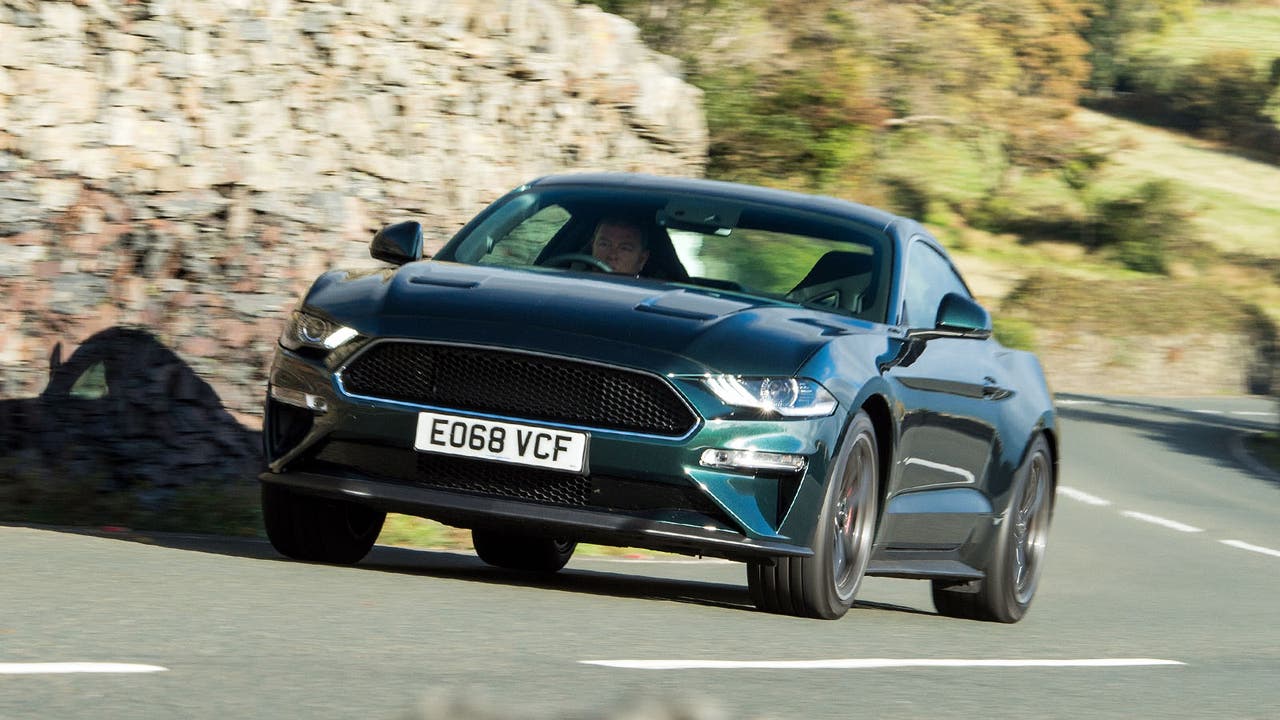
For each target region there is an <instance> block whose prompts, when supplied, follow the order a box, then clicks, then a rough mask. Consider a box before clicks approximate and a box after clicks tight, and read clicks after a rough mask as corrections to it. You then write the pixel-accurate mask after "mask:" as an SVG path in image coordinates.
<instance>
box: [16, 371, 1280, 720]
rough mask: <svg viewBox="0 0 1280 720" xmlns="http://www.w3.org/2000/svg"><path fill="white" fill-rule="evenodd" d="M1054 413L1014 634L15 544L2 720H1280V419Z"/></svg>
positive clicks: (915, 584)
mask: <svg viewBox="0 0 1280 720" xmlns="http://www.w3.org/2000/svg"><path fill="white" fill-rule="evenodd" d="M1060 407H1061V410H1062V418H1063V431H1064V451H1065V458H1064V463H1063V468H1064V471H1063V477H1062V480H1061V484H1062V488H1061V489H1060V491H1059V494H1058V504H1057V512H1056V517H1055V522H1054V527H1053V530H1052V532H1051V535H1050V545H1049V555H1048V560H1047V566H1046V570H1045V575H1044V578H1043V580H1042V583H1041V588H1040V594H1039V596H1038V598H1037V599H1036V602H1035V605H1034V606H1033V607H1032V610H1031V612H1030V613H1029V614H1028V616H1027V618H1026V619H1025V620H1023V622H1021V623H1019V624H1017V625H1011V626H1006V625H993V624H984V623H976V622H969V621H961V620H951V619H946V618H942V617H939V616H937V615H935V614H934V613H933V608H932V605H931V603H930V600H929V595H928V586H927V585H926V584H925V583H924V582H919V581H909V580H891V579H881V578H871V579H869V580H868V581H867V583H866V585H865V586H864V589H863V591H862V592H861V594H860V595H859V603H858V606H857V607H856V608H855V609H854V610H853V611H851V612H850V614H849V615H848V616H846V617H845V618H844V619H843V620H840V621H837V622H824V621H816V620H800V619H794V618H786V617H778V616H772V615H766V614H763V613H758V612H755V611H753V610H751V609H750V606H749V599H748V597H747V591H746V586H745V572H744V570H743V567H742V566H740V565H735V564H730V563H722V562H709V561H708V562H661V563H650V562H624V561H609V560H598V559H575V560H574V561H573V562H572V563H571V564H570V566H569V568H568V569H567V570H566V571H565V572H563V573H562V574H561V575H559V576H557V577H555V578H553V579H550V580H546V581H538V582H530V581H529V580H528V579H527V578H524V577H521V576H517V575H514V574H510V573H506V572H501V571H497V570H494V569H490V568H487V567H485V566H484V565H482V564H481V563H479V561H478V560H476V559H475V558H474V557H472V556H470V555H466V554H456V553H442V552H427V551H411V550H404V549H396V548H382V547H379V548H376V549H375V551H374V553H373V554H371V556H370V557H369V559H367V560H366V561H365V562H364V563H362V564H361V565H359V566H356V567H352V568H338V567H328V566H322V565H305V564H299V563H293V562H288V561H284V560H282V559H279V558H278V556H276V555H275V554H274V553H273V552H272V550H271V549H270V547H269V546H267V545H266V543H265V542H263V541H253V540H228V539H218V538H212V539H211V538H198V537H181V536H151V537H145V536H135V535H131V534H121V533H116V534H109V533H95V534H85V533H80V532H72V531H60V530H50V529H42V528H31V527H22V526H13V525H9V526H0V718H3V719H4V720H9V719H11V718H59V719H70V718H165V719H169V718H219V719H221V718H228V717H245V718H250V717H251V718H268V717H270V718H401V717H405V718H422V717H465V716H467V714H466V713H463V712H461V711H460V710H459V705H458V704H457V703H461V704H464V705H465V704H467V703H470V704H472V705H479V706H480V707H481V709H483V708H485V707H487V708H488V710H489V711H490V714H489V715H485V714H484V713H483V712H481V713H478V714H474V715H472V716H474V717H520V718H550V717H564V716H572V717H578V718H593V717H608V716H611V715H613V714H614V713H615V712H616V711H617V710H618V709H619V708H629V709H630V710H632V711H633V712H634V713H635V714H633V715H631V716H630V717H641V718H649V717H661V716H662V715H661V713H660V711H659V708H661V707H668V706H670V705H672V704H674V705H680V706H683V707H689V708H693V709H694V710H695V711H697V712H700V713H702V714H701V715H697V714H696V713H695V714H694V716H695V717H706V718H715V717H725V718H741V717H757V718H764V717H770V718H824V717H831V718H835V717H841V718H849V717H876V718H973V717H1013V716H1036V717H1063V718H1066V717H1070V718H1084V717H1087V718H1100V717H1117V718H1119V717H1124V718H1130V717H1161V718H1215V717H1223V718H1277V717H1280V601H1278V600H1277V598H1278V597H1280V478H1278V477H1276V476H1275V475H1273V474H1270V473H1268V472H1267V471H1265V470H1263V469H1261V468H1258V467H1256V466H1253V465H1250V464H1249V463H1248V462H1246V460H1245V459H1244V458H1242V457H1241V455H1240V454H1239V451H1238V448H1237V444H1238V439H1239V437H1240V436H1241V434H1242V433H1244V432H1246V431H1250V430H1257V429H1262V428H1265V427H1273V426H1274V424H1275V414H1274V411H1275V406H1274V404H1273V403H1269V402H1265V401H1262V400H1257V399H1211V400H1195V401H1192V400H1187V401H1170V400H1163V399H1161V400H1151V399H1146V400H1133V401H1127V402H1126V401H1116V400H1108V401H1103V400H1101V399H1097V398H1085V397H1079V396H1063V397H1061V398H1060ZM627 660H644V661H650V666H648V667H634V666H629V665H627V664H626V663H618V662H615V661H627ZM711 660H714V661H725V662H724V663H723V665H724V666H723V667H695V668H687V667H686V668H683V669H662V668H672V667H673V666H675V665H678V663H677V662H676V661H711ZM742 661H767V662H768V663H770V666H768V667H750V666H744V665H742V664H740V663H741V662H742ZM805 661H829V662H805ZM880 661H893V662H880ZM939 661H968V662H949V663H942V664H940V663H939ZM993 661H1008V662H993ZM598 662H603V663H605V664H590V663H598ZM53 663H87V664H86V665H79V666H66V665H51V664H53ZM89 663H91V664H89ZM108 663H119V664H123V666H112V665H106V664H108ZM654 666H656V667H654ZM112 669H114V670H152V671H151V672H103V671H104V670H112ZM53 670H79V671H80V672H56V673H55V672H51V671H53ZM450 703H455V704H454V705H450ZM424 708H425V709H424Z"/></svg>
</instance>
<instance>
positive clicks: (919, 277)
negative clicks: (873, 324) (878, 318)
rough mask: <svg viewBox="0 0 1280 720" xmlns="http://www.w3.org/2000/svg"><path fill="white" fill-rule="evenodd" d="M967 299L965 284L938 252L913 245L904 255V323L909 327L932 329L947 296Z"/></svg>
mask: <svg viewBox="0 0 1280 720" xmlns="http://www.w3.org/2000/svg"><path fill="white" fill-rule="evenodd" d="M952 292H954V293H960V294H961V295H964V296H965V297H969V291H968V290H967V289H966V288H965V286H964V281H963V280H961V279H960V276H959V275H957V274H956V271H955V270H954V269H953V268H952V267H951V263H949V262H947V259H946V258H945V257H943V256H942V255H941V254H939V253H938V251H937V250H934V249H933V248H931V247H929V246H928V245H926V244H924V243H922V242H914V243H912V244H911V249H910V250H909V251H907V278H906V285H904V286H903V310H904V311H905V312H904V314H905V317H903V319H902V320H903V323H904V324H906V325H907V326H909V327H917V328H919V327H933V324H934V321H935V320H936V319H937V317H938V306H939V305H940V304H941V303H942V296H943V295H946V294H947V293H952Z"/></svg>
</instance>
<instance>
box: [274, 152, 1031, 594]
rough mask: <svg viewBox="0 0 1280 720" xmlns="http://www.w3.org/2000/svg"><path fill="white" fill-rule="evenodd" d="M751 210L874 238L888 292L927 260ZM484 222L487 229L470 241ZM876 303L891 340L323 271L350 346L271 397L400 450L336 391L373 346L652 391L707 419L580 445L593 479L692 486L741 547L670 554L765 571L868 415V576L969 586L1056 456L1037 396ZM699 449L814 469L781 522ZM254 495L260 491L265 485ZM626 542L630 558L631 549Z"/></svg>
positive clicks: (826, 315)
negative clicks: (851, 429)
mask: <svg viewBox="0 0 1280 720" xmlns="http://www.w3.org/2000/svg"><path fill="white" fill-rule="evenodd" d="M611 178H612V176H598V177H591V178H587V179H585V180H579V182H585V183H599V182H612V181H614V180H611ZM556 182H568V181H560V180H557V181H556ZM619 182H623V181H619ZM625 182H636V181H633V180H629V179H628V180H625ZM639 182H642V183H650V184H657V185H661V183H663V182H666V181H665V180H654V179H643V180H641V181H639ZM681 183H682V184H681V187H682V188H684V190H685V191H691V190H708V191H714V193H713V194H718V196H719V195H723V196H725V197H733V193H734V192H738V191H737V190H735V189H734V188H735V187H736V186H727V187H726V186H723V184H719V183H706V182H699V181H681ZM628 187H630V185H628ZM749 195H750V199H751V200H752V201H753V202H778V203H784V204H785V203H787V202H795V203H799V204H802V205H803V206H804V207H805V209H806V211H807V212H813V213H829V214H832V215H834V216H839V218H840V220H841V222H851V223H852V222H857V223H861V224H862V225H864V226H866V227H868V228H878V229H879V230H878V231H880V232H883V234H884V237H885V242H886V243H888V249H889V251H890V252H891V268H892V270H891V271H892V275H893V277H894V278H901V277H904V276H905V267H904V263H905V262H906V257H907V256H908V253H907V252H906V248H907V245H908V243H911V242H921V243H927V244H929V245H930V246H932V247H934V248H936V249H937V250H938V251H939V252H941V251H942V249H941V247H940V246H938V244H937V243H936V241H934V240H933V239H932V238H930V237H929V236H928V234H927V233H926V232H925V231H924V230H923V229H922V228H921V227H920V226H919V225H917V224H915V223H914V222H911V221H909V220H905V219H902V218H894V217H893V216H889V215H887V214H885V213H883V212H881V211H876V210H871V209H868V208H863V207H861V206H857V205H852V204H849V203H843V202H840V201H834V200H830V199H813V198H809V197H808V196H797V195H794V194H789V193H777V192H774V191H764V190H759V189H751V190H750V191H749ZM518 196H519V192H517V193H514V194H512V195H508V196H507V198H506V199H504V200H509V199H511V198H514V197H518ZM502 202H503V201H499V203H496V204H495V207H496V206H497V205H500V204H501V203H502ZM492 212H493V209H492V208H491V209H490V210H489V211H486V213H482V214H481V215H480V216H479V217H478V218H477V220H476V221H473V223H472V224H470V225H469V226H468V228H472V227H475V226H476V224H477V223H479V222H481V221H483V219H484V218H485V217H486V214H488V213H492ZM467 232H468V229H467V228H464V229H463V231H461V232H460V233H459V235H458V236H457V237H455V239H454V241H453V243H451V244H450V245H449V246H446V248H445V249H444V251H442V253H440V255H439V257H441V258H448V257H450V253H451V248H452V247H454V246H456V245H457V243H459V242H460V241H461V239H462V238H464V237H465V236H466V234H467ZM887 297H888V308H889V310H888V312H889V317H888V322H884V323H876V322H868V321H865V320H860V319H857V318H855V317H850V316H849V315H848V314H842V313H836V312H828V311H825V310H820V309H813V308H806V307H801V306H799V305H796V304H793V303H788V302H783V301H780V300H778V299H776V298H768V297H752V296H749V295H745V294H738V293H731V292H720V291H716V290H713V289H709V288H700V287H694V286H690V285H680V284H672V283H667V282H662V281H657V280H651V279H644V278H630V277H618V276H611V275H604V274H596V275H589V274H584V273H579V272H565V271H561V270H549V269H545V268H502V267H494V266H475V265H468V264H463V263H455V262H449V261H447V260H440V259H437V260H424V261H420V262H410V263H406V264H404V265H402V266H401V267H398V268H396V269H394V270H390V269H387V270H382V271H378V272H372V273H370V272H364V273H357V272H347V271H334V272H331V273H327V274H325V275H324V276H322V277H321V278H320V279H318V280H317V281H316V283H315V285H314V286H313V287H312V288H311V290H310V291H309V292H308V294H307V296H306V298H305V301H304V304H303V307H304V309H305V310H306V311H308V312H313V313H316V314H318V315H322V316H324V317H326V318H328V319H330V320H332V321H334V322H336V323H339V324H342V325H346V326H349V327H351V328H354V329H355V330H357V331H358V332H359V334H360V337H359V338H358V339H357V340H356V341H354V342H353V343H351V344H349V345H348V346H346V347H344V348H342V349H341V350H340V351H339V352H338V353H336V354H335V355H334V356H332V357H329V358H327V359H316V358H310V359H308V358H304V357H302V356H300V355H297V354H295V353H290V352H287V351H284V350H283V349H281V350H280V352H278V354H277V358H276V361H275V364H274V367H273V370H272V375H271V382H272V383H273V384H278V385H282V386H287V387H290V388H292V389H296V390H302V391H305V392H311V393H314V394H317V395H320V396H322V397H324V398H325V399H326V400H327V401H328V402H329V403H330V406H331V407H332V408H333V409H332V410H331V411H330V413H328V414H327V415H320V416H317V417H316V419H315V429H314V431H313V433H312V435H311V436H310V437H309V439H308V440H307V441H306V442H311V441H314V440H317V439H319V438H322V437H324V436H325V435H326V434H328V433H331V432H336V433H345V434H347V435H358V436H362V437H365V438H370V439H377V440H378V441H379V442H384V443H388V444H392V445H396V446H399V447H411V446H412V438H413V428H414V422H415V418H416V411H417V408H413V407H406V406H402V405H399V404H397V403H391V402H386V401H376V400H365V399H356V398H351V397H347V396H344V395H343V394H342V393H341V392H340V391H339V385H338V381H337V380H336V379H335V377H334V376H333V375H332V371H333V370H335V369H337V368H338V366H339V365H340V364H341V363H342V362H345V360H346V358H348V357H350V356H351V355H352V354H353V353H356V352H359V349H360V348H361V347H362V346H363V344H365V343H367V342H370V341H371V340H373V339H378V338H411V339H420V340H430V341H444V342H450V343H458V344H466V345H491V346H498V347H503V348H514V349H519V350H521V351H527V352H533V353H544V354H548V355H555V356H562V357H568V358H576V359H581V360H587V361H590V362H594V363H603V364H608V365H617V366H622V367H627V368H633V369H637V370H642V371H645V372H650V373H654V374H657V375H660V376H663V377H666V378H668V379H669V380H670V381H671V382H672V383H673V384H674V386H675V387H676V388H677V389H678V390H679V391H680V392H681V393H682V394H683V395H684V396H685V397H686V399H687V400H688V401H689V403H690V404H691V405H692V407H693V408H694V409H695V410H696V412H697V413H698V415H699V416H700V417H701V418H702V419H703V420H702V422H701V423H700V424H699V426H698V427H697V429H696V430H695V431H694V432H693V433H692V434H691V435H690V436H689V437H687V438H681V439H675V440H673V439H666V438H655V437H647V436H637V435H631V434H628V433H623V432H616V431H607V430H599V429H593V430H591V442H590V451H589V457H590V465H591V470H592V472H593V473H603V474H609V475H619V476H625V477H637V478H644V479H647V480H652V481H658V482H680V483H687V482H689V481H692V482H694V483H696V485H697V486H698V487H700V488H702V490H704V491H705V493H706V494H707V496H708V497H709V498H711V499H712V500H714V502H716V503H717V504H718V505H719V506H720V507H721V508H723V510H724V511H725V512H726V513H727V515H728V516H729V517H730V518H731V519H732V520H734V521H735V522H736V524H737V525H738V527H736V528H721V529H718V530H716V531H715V532H717V533H723V534H725V535H735V536H737V537H739V538H740V542H739V544H738V545H736V546H732V547H729V548H727V549H726V548H725V547H720V546H717V545H715V544H714V543H706V544H704V545H702V546H697V543H696V542H690V541H688V540H687V539H682V540H680V541H678V542H674V543H672V544H670V545H669V547H671V548H673V549H678V550H682V551H686V552H690V551H698V552H705V553H706V554H721V555H727V556H730V557H749V556H752V555H753V554H754V555H759V554H765V555H767V554H769V552H770V551H768V550H767V547H777V548H781V547H784V546H794V548H795V550H796V551H797V552H807V551H808V548H809V545H810V542H811V538H812V537H813V534H814V530H815V522H816V518H817V516H818V514H819V513H818V508H819V506H820V505H821V502H822V498H823V493H824V488H825V483H826V482H827V477H826V473H827V469H828V467H829V466H830V464H831V462H832V460H833V457H834V456H835V454H837V453H839V452H840V450H841V448H839V447H838V443H839V441H840V438H841V437H842V436H843V431H844V428H845V427H846V425H847V423H848V421H849V419H850V418H851V417H852V414H853V413H855V412H857V411H858V410H859V409H860V408H866V409H867V410H868V411H869V412H870V413H872V415H873V417H874V419H875V420H876V423H877V428H878V431H879V432H880V435H881V437H879V442H880V444H881V446H882V448H884V451H885V458H884V459H885V460H887V462H884V463H882V465H883V472H884V474H885V477H884V478H883V480H882V488H883V492H884V495H885V497H884V498H883V500H884V502H883V503H882V504H881V507H882V508H884V510H883V511H882V518H881V522H880V526H879V531H878V533H877V541H876V545H877V553H876V557H875V559H874V560H873V563H872V567H871V569H870V572H871V573H873V574H875V573H880V574H890V575H899V576H910V577H930V576H935V577H978V576H980V574H981V572H982V569H983V567H984V566H985V563H986V562H987V558H988V557H989V555H990V549H991V548H990V545H989V543H990V542H991V538H992V537H993V527H994V524H995V522H996V518H997V517H998V516H999V515H1000V514H1001V513H1002V512H1004V510H1005V508H1006V506H1007V504H1008V500H1009V498H1008V494H1009V488H1010V482H1011V479H1012V477H1013V474H1014V471H1015V469H1016V468H1017V467H1018V465H1019V464H1020V463H1021V461H1022V459H1023V454H1024V452H1025V451H1026V449H1027V448H1028V446H1029V444H1030V442H1031V438H1032V437H1033V436H1034V435H1035V434H1037V433H1046V434H1048V435H1049V437H1050V443H1051V446H1053V445H1054V442H1055V440H1056V421H1055V418H1054V413H1053V407H1052V402H1051V399H1050V395H1049V392H1048V389H1047V387H1046V385H1045V382H1044V378H1043V375H1042V373H1041V370H1040V366H1039V364H1038V362H1037V361H1036V359H1035V358H1034V356H1032V355H1030V354H1028V353H1025V352H1020V351H1015V350H1009V349H1006V348H1003V347H1002V346H1000V345H999V343H998V342H997V341H995V340H994V339H992V338H989V337H985V335H986V333H981V335H984V336H983V337H977V338H969V337H948V336H937V335H938V334H929V333H919V332H913V331H914V330H932V329H933V328H907V327H904V326H901V325H899V324H898V323H897V317H898V315H897V310H896V309H897V308H900V307H901V304H902V297H903V293H902V289H901V288H900V287H899V286H898V285H897V283H891V285H890V287H889V289H888V295H887ZM966 303H967V304H966ZM957 307H958V309H957V310H956V311H955V312H954V313H953V314H952V315H951V316H950V317H952V318H953V324H955V325H956V326H958V327H959V329H962V330H965V329H967V330H974V329H982V328H983V327H984V326H985V328H987V329H989V327H990V320H989V318H988V317H987V316H986V313H985V311H983V310H981V308H979V307H978V306H977V305H976V304H975V303H972V301H969V300H967V299H966V301H965V303H959V304H958V305H957ZM951 329H955V328H951ZM953 334H954V333H953ZM942 335H946V334H945V333H943V334H942ZM721 373H724V374H736V375H743V376H778V377H793V376H794V377H807V378H811V379H813V380H816V381H818V382H819V383H821V384H822V385H823V386H824V387H826V388H827V390H829V391H830V392H831V393H832V394H833V395H834V396H835V397H836V398H837V400H838V402H839V408H838V409H837V411H836V412H835V413H834V414H833V415H831V416H829V417H823V418H816V419H779V418H763V419H762V418H754V417H751V413H750V412H747V411H743V410H741V409H735V408H732V407H729V406H726V405H724V404H723V403H722V402H721V401H720V400H718V399H717V398H716V397H715V396H714V395H712V394H711V393H710V392H709V391H708V390H706V389H705V387H704V386H703V385H702V384H701V383H700V382H698V381H697V378H698V377H701V376H706V375H710V374H721ZM304 444H306V443H305V442H304ZM706 448H753V449H758V450H767V451H770V452H779V453H795V454H801V455H805V456H806V457H807V458H808V459H809V466H808V469H807V471H806V472H805V474H804V476H803V478H802V479H801V481H800V482H799V483H798V487H797V488H796V494H795V499H794V502H793V503H792V504H791V506H790V507H789V508H785V507H779V505H778V503H779V500H778V497H779V494H778V492H777V480H775V479H769V478H758V477H752V476H749V475H743V474H734V473H729V472H725V471H723V470H714V469H711V468H705V467H700V466H699V464H698V458H699V456H700V454H701V452H702V450H704V449H706ZM290 460H291V456H290V455H285V456H283V457H277V458H275V459H274V461H273V462H272V464H271V468H272V470H273V471H275V472H286V473H287V469H288V465H289V462H290ZM279 477H280V478H281V479H283V478H284V476H279ZM264 480H266V481H272V480H273V476H271V475H269V474H268V475H264ZM290 482H295V483H299V482H303V481H302V480H297V479H293V480H290ZM328 491H332V488H328ZM415 509H416V510H419V511H422V510H423V509H424V508H422V507H417V508H415ZM534 512H536V509H535V510H534ZM422 514H430V513H429V512H423V513H422ZM779 517H781V518H782V519H781V522H779V521H778V518H779ZM667 520H669V521H670V523H669V524H671V525H672V526H679V525H680V523H681V519H680V518H677V517H671V518H667ZM557 527H561V526H557ZM730 530H732V531H736V532H729V531H730ZM708 532H710V531H708ZM593 537H595V538H596V539H597V540H599V539H600V536H599V535H594V536H593ZM622 539H623V540H625V541H627V542H628V543H630V544H638V543H636V542H635V541H636V540H637V538H636V537H635V536H628V537H625V538H622ZM649 539H650V540H651V542H648V543H647V544H649V545H650V546H653V547H666V546H668V545H666V544H664V542H663V540H662V539H661V537H657V536H655V537H653V538H649ZM735 542H737V541H735ZM752 543H756V545H752ZM753 547H754V548H755V549H751V548H753Z"/></svg>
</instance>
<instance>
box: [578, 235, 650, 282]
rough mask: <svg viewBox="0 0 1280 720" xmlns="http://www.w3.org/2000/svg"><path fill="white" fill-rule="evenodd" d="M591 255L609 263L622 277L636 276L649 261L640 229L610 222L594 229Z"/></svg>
mask: <svg viewBox="0 0 1280 720" xmlns="http://www.w3.org/2000/svg"><path fill="white" fill-rule="evenodd" d="M591 255H592V256H593V257H594V258H595V259H597V260H603V261H604V262H606V263H609V267H611V268H613V271H614V272H616V273H620V274H623V275H638V274H639V273H640V269H641V268H643V267H644V264H645V261H647V260H648V259H649V251H648V250H645V249H644V242H643V241H642V240H641V236H640V228H638V227H635V226H634V225H624V224H620V223H610V222H606V223H603V224H602V225H600V227H598V228H596V235H595V237H594V238H592V240H591Z"/></svg>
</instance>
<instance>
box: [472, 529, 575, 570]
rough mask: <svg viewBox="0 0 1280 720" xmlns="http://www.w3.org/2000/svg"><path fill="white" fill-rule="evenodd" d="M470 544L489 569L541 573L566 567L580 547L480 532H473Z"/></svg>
mask: <svg viewBox="0 0 1280 720" xmlns="http://www.w3.org/2000/svg"><path fill="white" fill-rule="evenodd" d="M471 544H472V545H473V546H474V547H475V549H476V555H479V556H480V559H481V560H483V561H485V562H486V563H488V564H490V565H493V566H495V567H500V568H507V569H508V570H524V571H527V572H542V573H553V572H556V571H558V570H559V569H560V568H562V567H564V566H565V563H567V562H569V558H571V557H573V551H574V549H576V548H577V547H578V543H576V542H573V541H572V540H562V539H559V538H547V537H536V536H532V535H519V534H515V533H505V532H500V531H495V530H480V529H475V530H472V531H471Z"/></svg>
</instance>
